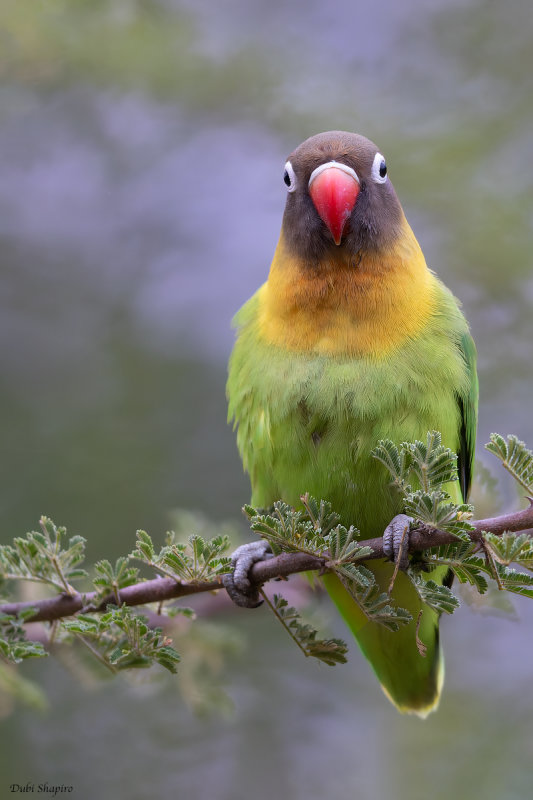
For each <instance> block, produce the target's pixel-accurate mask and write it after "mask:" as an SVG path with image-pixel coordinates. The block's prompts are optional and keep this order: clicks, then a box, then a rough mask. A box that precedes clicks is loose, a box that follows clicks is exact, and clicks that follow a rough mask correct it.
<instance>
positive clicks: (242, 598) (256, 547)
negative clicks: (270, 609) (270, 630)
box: [222, 539, 274, 608]
mask: <svg viewBox="0 0 533 800" xmlns="http://www.w3.org/2000/svg"><path fill="white" fill-rule="evenodd" d="M273 555H274V554H273V553H272V550H271V549H270V545H269V544H268V542H265V540H264V539H260V540H259V541H258V542H257V541H256V542H248V544H243V545H241V546H240V547H238V548H237V549H236V550H235V552H234V553H233V554H232V556H231V563H232V566H233V572H227V573H226V574H224V575H222V582H223V584H224V587H225V589H226V591H227V593H228V594H229V596H230V597H231V599H232V600H233V602H234V603H236V604H237V605H238V606H241V607H242V608H257V606H260V605H261V604H262V602H263V601H262V600H261V597H260V595H259V588H258V587H257V586H256V585H254V584H253V583H252V582H251V581H250V578H249V576H248V573H249V572H250V570H251V568H252V567H253V565H254V564H255V563H256V562H257V561H264V560H265V559H268V558H273Z"/></svg>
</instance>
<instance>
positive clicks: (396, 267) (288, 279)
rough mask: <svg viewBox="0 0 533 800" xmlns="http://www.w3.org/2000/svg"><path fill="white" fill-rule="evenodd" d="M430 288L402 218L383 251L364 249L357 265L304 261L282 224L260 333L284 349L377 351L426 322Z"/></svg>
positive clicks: (262, 299)
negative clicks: (399, 228)
mask: <svg viewBox="0 0 533 800" xmlns="http://www.w3.org/2000/svg"><path fill="white" fill-rule="evenodd" d="M435 288H436V279H435V276H434V275H433V273H432V272H430V270H429V269H428V268H427V266H426V262H425V259H424V256H423V253H422V251H421V249H420V246H419V244H418V242H417V240H416V238H415V236H414V234H413V232H412V230H411V228H410V227H409V225H408V223H407V221H406V220H405V219H404V222H403V233H402V235H401V236H400V237H399V238H398V239H397V240H396V242H395V243H394V245H393V246H392V247H391V248H390V249H389V250H388V251H386V252H382V253H379V254H365V255H363V256H362V257H361V259H360V260H359V263H357V264H356V265H351V264H349V263H346V261H342V260H337V261H331V262H326V263H323V264H321V265H320V267H318V268H309V267H307V266H306V265H305V264H303V263H302V262H301V261H299V260H298V259H297V258H295V257H294V256H293V255H292V254H290V253H289V252H288V251H287V248H286V246H285V243H284V239H283V232H282V234H281V236H280V239H279V242H278V245H277V248H276V252H275V253H274V259H273V261H272V265H271V268H270V274H269V277H268V281H267V283H266V284H265V285H264V286H263V287H262V289H261V290H260V293H259V333H260V336H261V337H262V338H263V339H264V340H265V341H267V342H269V343H271V344H274V345H277V346H278V347H282V348H285V349H288V350H296V351H300V352H306V353H317V354H323V355H352V356H353V355H357V356H373V357H377V358H379V357H383V356H385V355H386V354H387V353H389V352H390V351H391V350H393V349H395V348H396V347H398V346H400V345H401V344H402V343H403V342H405V341H406V340H407V339H409V338H414V337H416V335H417V334H418V333H419V332H420V330H422V329H423V328H424V327H425V325H426V323H427V321H428V319H429V317H430V316H431V314H432V313H433V311H434V308H435V294H436V292H435Z"/></svg>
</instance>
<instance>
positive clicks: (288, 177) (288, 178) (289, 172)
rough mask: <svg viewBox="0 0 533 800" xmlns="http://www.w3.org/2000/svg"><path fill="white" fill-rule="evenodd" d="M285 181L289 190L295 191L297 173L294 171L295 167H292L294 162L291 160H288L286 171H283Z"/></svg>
mask: <svg viewBox="0 0 533 800" xmlns="http://www.w3.org/2000/svg"><path fill="white" fill-rule="evenodd" d="M283 182H284V184H285V186H286V187H287V191H289V192H294V190H295V189H296V175H295V173H294V169H293V168H292V164H291V162H290V161H287V163H286V164H285V172H284V173H283Z"/></svg>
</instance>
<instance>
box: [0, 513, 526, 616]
mask: <svg viewBox="0 0 533 800" xmlns="http://www.w3.org/2000/svg"><path fill="white" fill-rule="evenodd" d="M528 499H529V507H528V508H526V509H523V510H522V511H515V512H513V513H511V514H503V515H502V516H500V517H492V518H489V519H480V520H475V521H473V522H472V525H473V526H474V531H473V532H472V539H473V540H474V541H481V532H482V531H486V532H487V533H489V532H490V533H494V534H496V535H501V534H502V533H504V532H505V531H509V532H514V533H518V532H521V531H525V532H527V533H529V534H530V535H532V536H533V500H532V499H531V498H528ZM454 541H457V539H456V537H455V536H454V535H453V534H451V533H448V532H447V531H441V530H436V529H433V528H428V527H427V526H419V527H418V528H415V529H414V530H412V531H411V534H410V537H409V552H414V551H417V550H427V549H429V548H430V547H438V546H440V545H443V544H450V543H452V542H454ZM364 544H365V545H368V546H369V547H371V548H372V551H373V552H372V555H370V556H365V558H364V560H365V561H370V560H371V559H374V558H384V557H385V554H384V552H383V541H382V539H381V538H377V539H367V540H365V541H364ZM325 564H326V559H325V558H320V557H318V556H314V555H310V554H308V553H281V554H280V555H278V556H275V557H274V558H271V559H268V560H267V561H259V562H257V563H256V564H254V566H253V567H252V569H251V571H250V578H251V580H252V581H253V582H254V583H256V584H258V585H261V584H263V583H266V582H267V581H270V580H273V579H275V578H284V577H287V576H289V575H292V574H294V573H297V572H308V571H312V570H324V568H325ZM222 588H223V586H222V581H221V579H220V578H217V579H215V580H213V581H209V582H206V581H204V582H190V583H184V582H179V581H177V580H174V579H173V578H154V579H152V580H148V581H143V582H141V583H136V584H134V585H133V586H128V587H126V588H124V589H122V590H121V591H120V598H119V599H120V602H121V603H125V604H126V605H128V606H140V605H146V604H147V603H161V602H163V601H165V600H173V599H176V598H178V597H186V596H187V595H191V594H199V593H201V592H213V591H218V590H219V589H222ZM116 601H117V598H116V597H115V596H114V595H109V596H108V597H105V598H104V599H103V600H102V599H101V597H100V596H99V595H97V593H96V592H87V593H77V594H74V595H66V594H60V595H57V596H55V597H50V598H46V599H44V600H37V601H34V602H23V603H4V604H2V605H0V612H1V613H3V614H12V615H15V616H16V615H18V614H20V613H21V612H22V611H24V610H25V609H28V608H35V609H36V613H35V614H34V615H33V616H32V617H31V618H29V619H27V620H26V621H27V622H51V621H53V620H56V619H61V618H63V617H71V616H74V615H75V614H77V613H79V612H80V611H84V612H89V611H90V612H103V611H105V610H106V608H107V606H108V605H109V604H116Z"/></svg>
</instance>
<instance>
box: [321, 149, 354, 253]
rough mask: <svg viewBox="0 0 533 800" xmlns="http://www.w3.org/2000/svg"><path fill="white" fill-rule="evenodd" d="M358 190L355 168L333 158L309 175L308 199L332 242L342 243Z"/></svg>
mask: <svg viewBox="0 0 533 800" xmlns="http://www.w3.org/2000/svg"><path fill="white" fill-rule="evenodd" d="M359 190H360V186H359V180H358V178H357V175H356V174H355V172H354V170H353V169H351V168H350V167H347V166H346V165H345V164H340V163H339V164H337V163H335V162H334V161H331V162H329V163H328V164H322V165H321V166H320V167H318V168H317V169H316V170H315V171H314V172H313V173H312V175H311V178H310V179H309V194H310V195H311V200H312V201H313V203H314V205H315V208H316V210H317V212H318V214H319V216H320V218H321V219H322V220H323V222H325V223H326V225H327V226H328V228H329V230H330V233H331V235H332V236H333V239H334V241H335V244H340V243H341V239H342V232H343V230H344V226H345V225H346V220H347V219H348V217H349V216H350V214H351V213H352V211H353V207H354V206H355V201H356V200H357V196H358V194H359Z"/></svg>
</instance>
